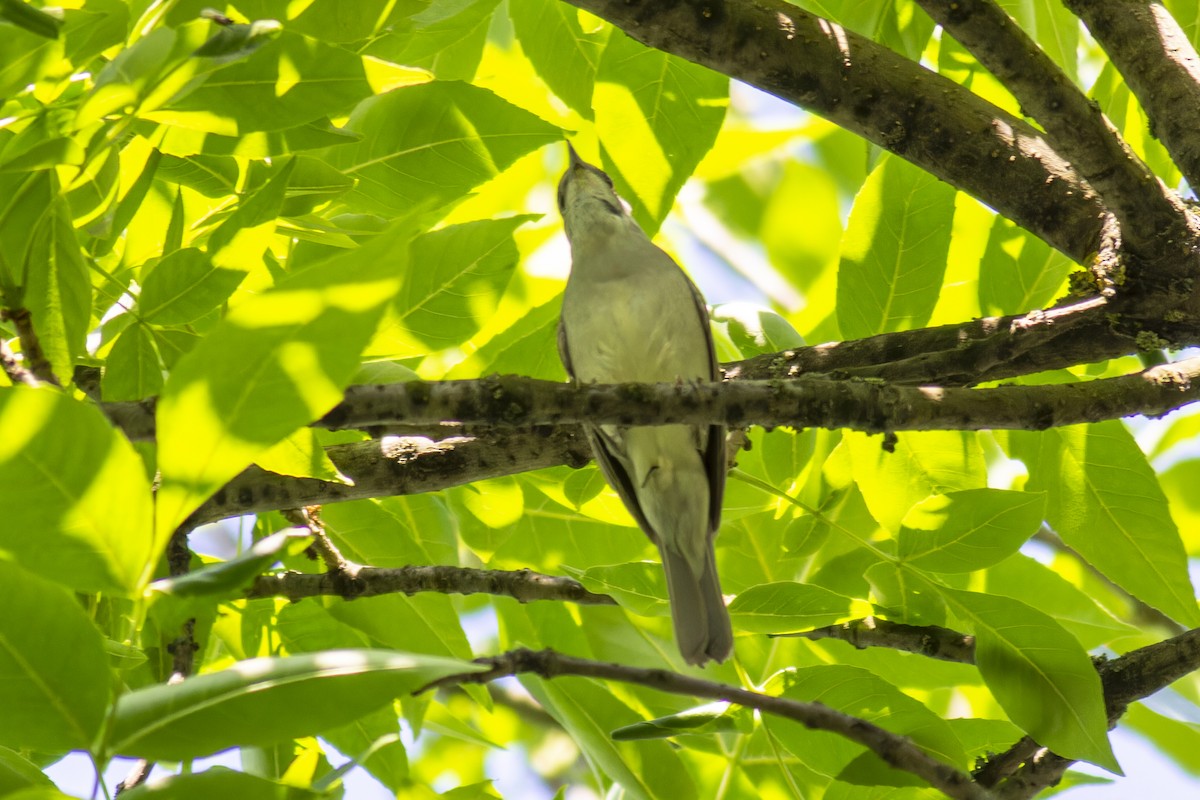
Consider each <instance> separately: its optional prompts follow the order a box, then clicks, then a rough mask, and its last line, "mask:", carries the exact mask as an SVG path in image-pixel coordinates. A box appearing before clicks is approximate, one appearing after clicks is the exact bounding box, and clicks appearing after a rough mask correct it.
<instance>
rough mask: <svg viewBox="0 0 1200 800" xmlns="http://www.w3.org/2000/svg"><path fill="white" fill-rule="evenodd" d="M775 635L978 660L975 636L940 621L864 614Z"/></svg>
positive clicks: (971, 661) (966, 661) (942, 658)
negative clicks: (899, 619) (916, 622)
mask: <svg viewBox="0 0 1200 800" xmlns="http://www.w3.org/2000/svg"><path fill="white" fill-rule="evenodd" d="M771 638H774V639H790V638H797V639H810V640H812V641H816V640H818V639H837V640H838V641H842V642H846V643H848V644H851V645H853V646H854V647H857V648H858V649H859V650H865V649H867V648H868V647H886V648H889V649H891V650H900V651H902V652H905V653H916V654H917V655H922V656H926V657H928V658H936V659H938V660H939V661H954V662H956V663H959V664H974V663H975V637H974V636H971V635H969V634H965V633H959V632H958V631H953V630H950V629H949V628H942V627H939V626H937V625H905V624H904V623H902V622H892V621H891V620H886V619H879V618H877V617H863V618H862V619H853V620H850V621H849V622H843V623H840V624H838V625H827V626H825V627H823V628H813V629H812V630H809V631H800V632H799V633H779V634H774V635H772V637H771Z"/></svg>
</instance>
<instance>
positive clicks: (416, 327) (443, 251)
mask: <svg viewBox="0 0 1200 800" xmlns="http://www.w3.org/2000/svg"><path fill="white" fill-rule="evenodd" d="M531 219H536V217H535V216H532V215H528V214H526V215H522V216H517V217H510V218H508V219H501V220H481V221H479V222H468V223H465V224H462V225H451V226H449V227H446V228H442V229H440V230H437V231H434V232H432V233H426V234H424V235H423V236H419V237H417V238H416V239H414V240H413V243H412V256H411V258H412V263H414V264H419V265H420V268H419V269H415V270H413V273H412V274H411V275H410V276H409V279H408V280H407V281H406V282H405V284H404V287H403V288H402V289H401V291H400V296H399V297H398V298H397V305H396V314H395V319H394V320H393V321H392V323H391V325H390V326H389V325H387V324H385V325H384V326H383V328H382V330H381V332H380V333H381V336H389V337H394V338H396V339H399V340H401V341H400V343H397V345H396V346H394V348H393V350H392V352H393V353H395V354H397V355H409V354H412V355H419V354H423V353H427V352H429V350H430V349H433V350H442V349H445V348H447V347H455V346H457V345H460V344H462V343H463V342H465V341H466V340H467V339H469V338H471V336H473V335H474V334H475V333H477V332H478V331H479V329H480V328H481V327H483V325H484V323H485V322H487V320H488V319H489V318H490V317H491V316H492V314H494V313H495V311H496V308H497V306H498V305H499V303H500V297H501V295H503V294H504V290H505V288H506V287H507V286H508V282H509V279H510V278H511V277H512V274H513V270H514V269H515V268H516V266H517V261H518V260H519V258H520V256H519V254H518V253H517V246H516V243H515V242H513V231H515V230H516V229H517V228H518V227H519V226H521V225H523V224H524V223H526V222H528V221H529V220H531ZM405 339H407V340H409V341H408V346H407V348H406V347H405V346H404V344H403V340H405ZM413 340H415V341H413Z"/></svg>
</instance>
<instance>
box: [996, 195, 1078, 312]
mask: <svg viewBox="0 0 1200 800" xmlns="http://www.w3.org/2000/svg"><path fill="white" fill-rule="evenodd" d="M1072 268H1073V264H1072V263H1071V260H1070V259H1069V258H1067V257H1066V256H1065V255H1063V254H1062V253H1060V252H1058V251H1057V250H1054V249H1053V248H1051V247H1050V245H1048V244H1046V243H1045V242H1043V241H1042V240H1041V239H1039V238H1037V237H1036V236H1034V235H1033V234H1031V233H1029V231H1027V230H1025V229H1024V228H1021V227H1019V226H1018V225H1017V224H1016V223H1014V222H1011V221H1010V220H1007V219H1005V218H1004V217H1001V216H997V217H996V220H995V222H993V223H992V231H991V234H990V235H989V236H988V242H987V248H986V249H985V250H984V253H983V260H982V261H980V263H979V307H980V308H981V309H983V313H985V314H996V315H1001V314H1024V313H1025V312H1027V311H1032V310H1034V309H1039V308H1044V307H1046V306H1048V305H1049V304H1050V302H1051V301H1052V300H1053V299H1054V298H1055V297H1056V296H1058V295H1059V294H1061V293H1062V291H1063V289H1064V283H1065V282H1066V280H1067V274H1068V273H1069V272H1070V271H1071V269H1072Z"/></svg>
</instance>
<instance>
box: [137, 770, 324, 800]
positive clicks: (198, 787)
mask: <svg viewBox="0 0 1200 800" xmlns="http://www.w3.org/2000/svg"><path fill="white" fill-rule="evenodd" d="M121 796H122V797H123V798H128V800H212V798H214V797H236V798H237V800H308V798H313V800H317V798H321V797H325V796H326V795H324V794H322V793H321V792H314V791H309V790H307V789H301V788H300V787H298V786H293V785H289V784H285V783H276V782H275V781H269V780H267V779H265V778H260V777H258V776H256V775H248V774H246V773H244V772H235V771H233V770H231V769H228V768H226V767H212V768H211V769H207V770H205V771H204V772H195V773H188V774H183V775H169V776H167V777H166V778H160V779H157V780H152V781H150V782H149V783H146V784H143V785H141V786H138V787H137V788H135V789H132V790H131V791H128V792H122V793H121Z"/></svg>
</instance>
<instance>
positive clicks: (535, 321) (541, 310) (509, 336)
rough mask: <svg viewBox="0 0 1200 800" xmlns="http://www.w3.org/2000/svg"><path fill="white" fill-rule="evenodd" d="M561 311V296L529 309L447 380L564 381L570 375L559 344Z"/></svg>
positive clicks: (451, 373)
mask: <svg viewBox="0 0 1200 800" xmlns="http://www.w3.org/2000/svg"><path fill="white" fill-rule="evenodd" d="M561 312H562V297H561V296H559V297H556V298H554V299H553V300H550V301H549V302H546V303H542V304H541V305H540V306H535V307H533V308H531V309H529V311H528V312H526V314H525V316H524V317H522V318H521V319H519V320H517V321H516V322H515V323H513V324H512V325H510V326H509V327H508V328H506V329H505V330H503V331H501V332H500V333H498V334H496V335H495V336H493V337H492V338H491V339H489V340H488V341H487V344H485V345H483V347H480V348H479V349H478V350H476V351H475V353H473V354H472V355H471V356H470V357H468V358H466V359H464V360H463V361H462V362H461V363H459V364H457V365H456V366H455V367H454V369H452V370H450V373H449V374H448V375H447V376H446V377H448V378H476V377H478V376H480V375H491V374H493V373H497V374H500V375H514V374H520V375H528V376H529V377H531V378H541V379H543V380H548V381H561V380H565V379H566V376H567V373H566V370H564V369H563V365H562V361H560V360H559V358H558V345H557V344H556V342H557V338H558V317H559V315H560V314H561Z"/></svg>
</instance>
